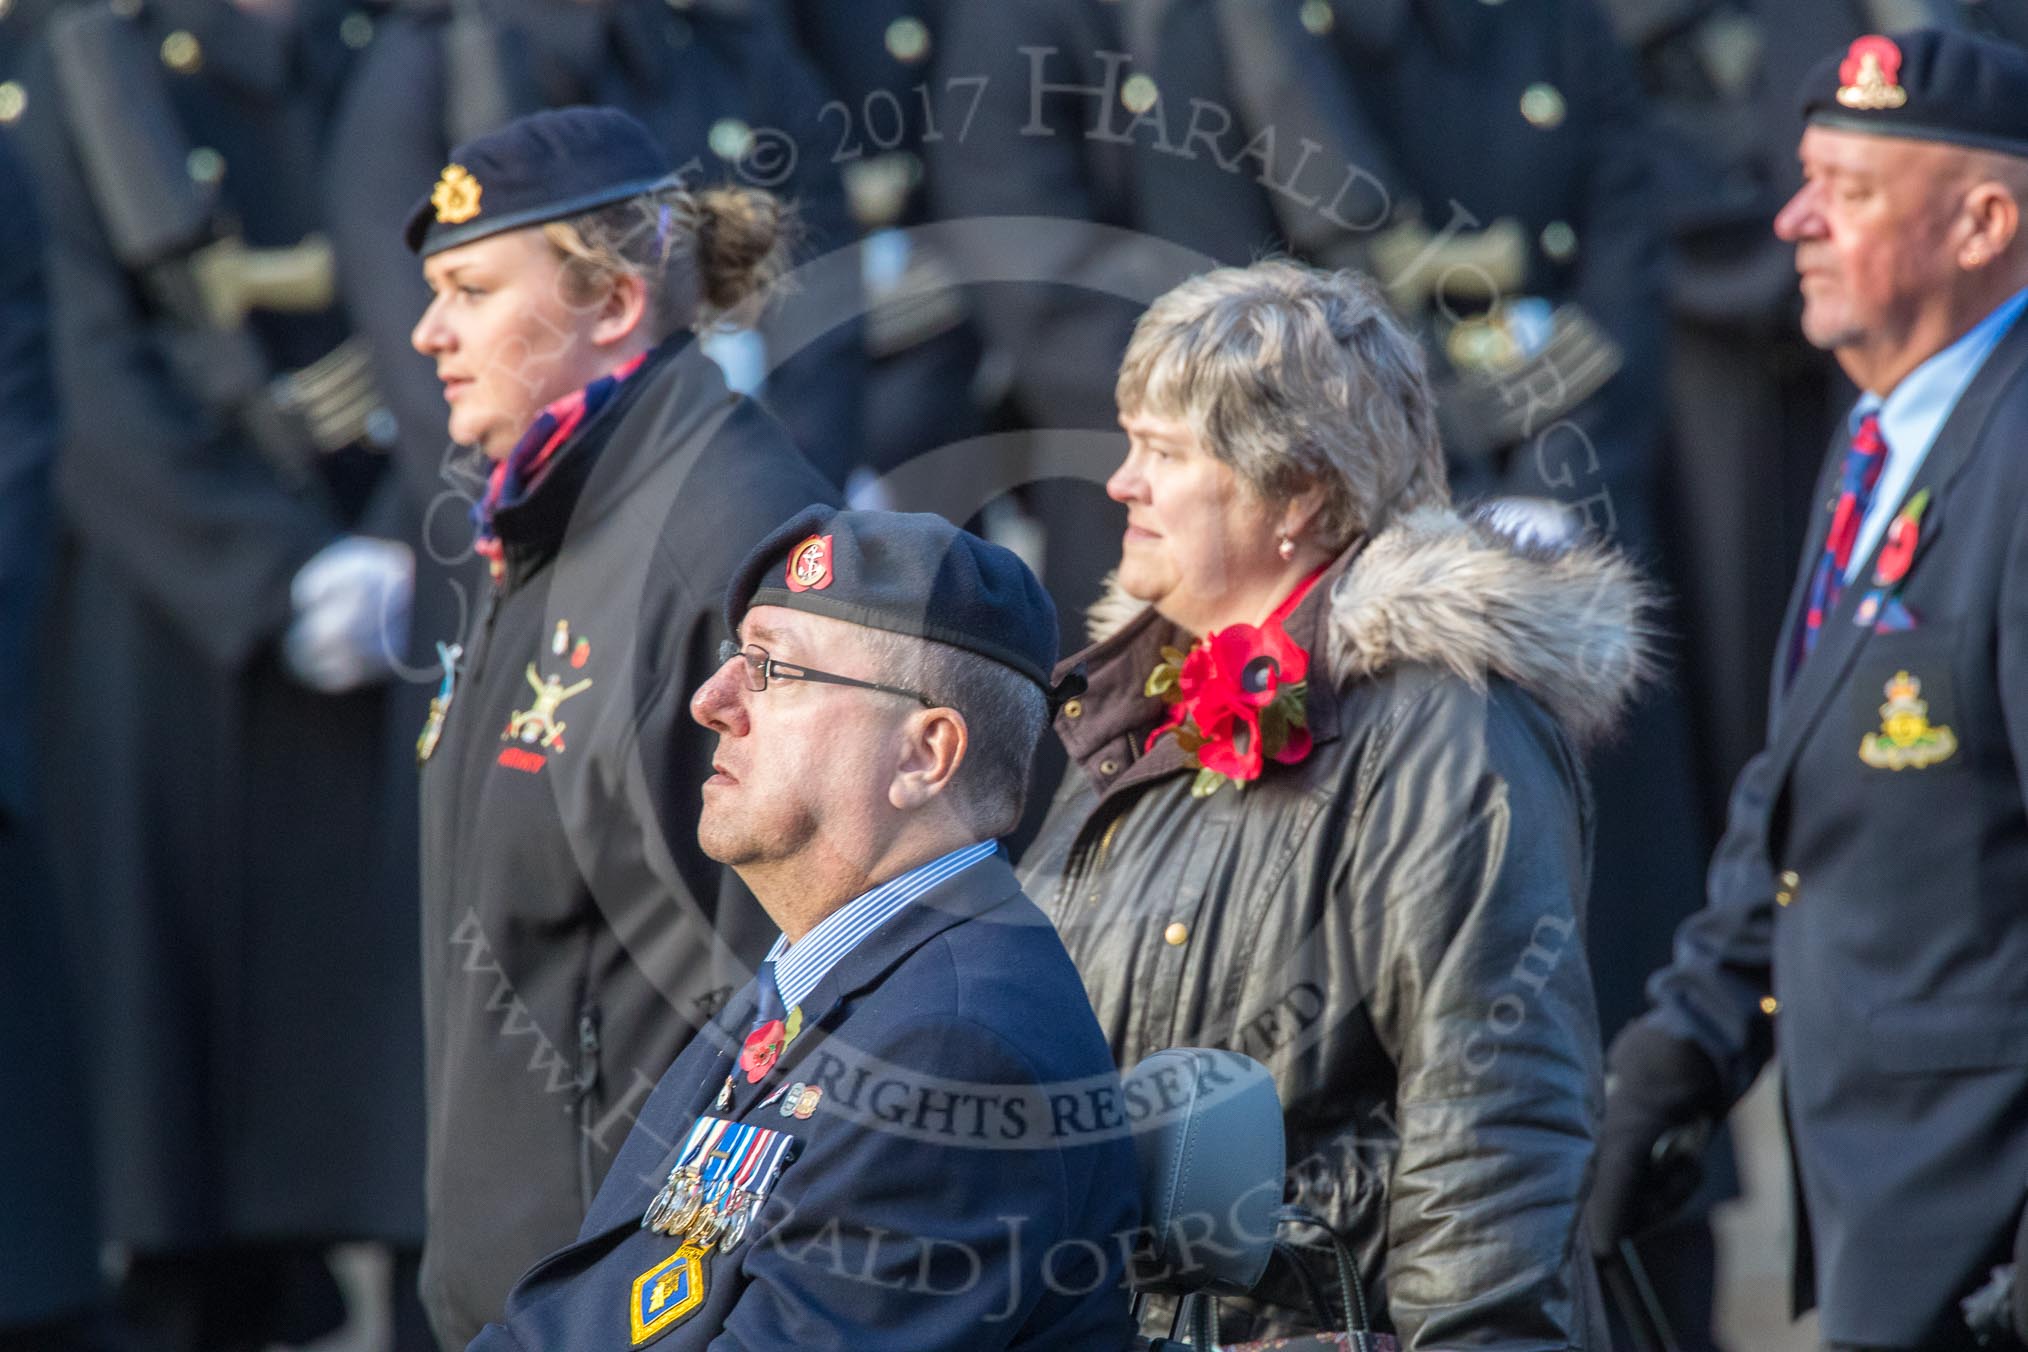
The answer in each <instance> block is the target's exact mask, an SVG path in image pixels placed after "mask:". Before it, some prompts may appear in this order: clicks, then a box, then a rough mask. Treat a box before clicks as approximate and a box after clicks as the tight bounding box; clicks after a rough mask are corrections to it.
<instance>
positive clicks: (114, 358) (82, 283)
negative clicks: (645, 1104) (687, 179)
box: [16, 0, 423, 1349]
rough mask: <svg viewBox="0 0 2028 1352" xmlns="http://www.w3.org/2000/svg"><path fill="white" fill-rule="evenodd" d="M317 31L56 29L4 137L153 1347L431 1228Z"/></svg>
mask: <svg viewBox="0 0 2028 1352" xmlns="http://www.w3.org/2000/svg"><path fill="white" fill-rule="evenodd" d="M319 13H321V10H320V9H319V7H318V6H314V5H312V6H309V7H306V8H305V9H303V10H301V11H298V13H297V14H296V16H294V17H290V16H285V15H282V14H280V13H276V12H269V11H260V12H256V11H255V10H254V9H253V8H252V7H251V6H249V7H248V8H246V9H242V8H239V7H237V6H235V5H231V4H226V3H219V2H218V0H155V2H152V3H150V4H148V5H146V6H143V7H140V8H139V9H138V10H136V9H135V8H134V7H128V6H114V5H101V4H82V5H73V6H67V7H65V8H64V9H63V10H62V11H61V13H59V14H58V15H56V16H55V17H54V18H52V19H51V20H50V21H49V23H48V24H47V25H46V26H45V29H44V32H43V34H42V41H41V44H40V45H39V47H38V50H37V53H36V55H35V56H34V58H33V59H32V62H31V67H30V70H29V72H28V73H27V75H25V76H24V86H25V88H26V89H27V108H26V112H25V114H24V115H23V116H22V117H21V119H20V121H19V123H18V124H17V127H16V130H17V131H18V133H19V134H20V141H21V144H22V145H23V146H24V147H25V148H26V149H27V151H28V152H29V155H30V158H31V161H32V168H33V170H34V172H35V174H36V179H37V186H38V189H39V190H40V192H41V195H42V199H43V206H44V214H45V218H46V219H47V220H49V221H50V222H52V223H53V228H52V230H51V231H50V240H49V244H50V247H49V251H48V259H49V268H48V277H47V284H48V290H49V299H50V305H51V315H52V338H53V343H54V358H53V360H54V371H55V379H56V388H57V392H58V398H59V402H60V405H61V408H62V412H63V421H64V432H63V437H62V440H61V443H60V445H59V447H58V451H57V455H56V460H55V464H54V467H53V475H54V478H53V483H54V490H55V494H56V499H57V504H58V510H59V552H58V557H57V562H56V568H55V572H54V574H53V582H52V587H51V601H50V605H51V616H50V618H51V628H50V631H49V635H48V638H47V641H46V643H45V644H44V646H43V647H42V648H41V650H40V651H41V655H42V657H43V659H44V662H45V666H44V672H45V675H46V682H45V684H46V690H47V698H46V699H45V701H44V703H43V704H42V706H41V709H40V712H39V713H38V715H37V723H38V726H39V727H40V728H42V729H44V730H46V731H47V733H48V735H47V736H46V737H45V738H44V739H43V744H44V745H43V751H44V764H45V765H46V767H47V778H46V780H45V787H46V789H47V793H46V797H45V799H44V809H45V812H46V819H47V820H48V821H49V822H51V823H52V824H53V829H52V833H51V837H52V838H51V847H50V849H49V852H48V859H49V863H50V865H51V868H52V872H53V873H54V875H55V877H56V880H57V883H58V885H59V889H60V890H59V895H60V897H61V898H62V902H63V910H64V914H65V916H66V918H67V920H69V921H70V922H71V925H72V932H71V934H70V936H69V937H70V940H71V943H70V948H71V958H72V960H73V961H74V962H75V963H76V964H77V965H78V967H79V968H80V970H81V971H82V973H83V974H84V976H83V978H82V979H81V980H80V982H79V985H78V990H79V991H80V992H81V999H80V1005H81V1010H80V1013H81V1019H80V1041H81V1043H82V1048H83V1052H84V1064H85V1065H86V1066H87V1067H88V1068H89V1076H90V1090H91V1103H92V1108H93V1113H92V1130H91V1134H90V1136H89V1137H88V1138H87V1141H88V1145H87V1148H88V1149H89V1151H90V1152H91V1155H92V1158H93V1160H94V1162H95V1164H96V1167H97V1170H98V1174H99V1179H98V1181H99V1188H98V1194H97V1218H98V1223H99V1229H100V1233H101V1235H102V1237H103V1238H104V1239H105V1240H106V1241H108V1242H110V1243H114V1244H117V1245H119V1246H120V1247H121V1249H122V1250H123V1251H124V1252H125V1253H126V1255H127V1262H126V1265H125V1267H124V1269H123V1272H124V1283H123V1286H122V1289H121V1293H120V1294H121V1312H122V1314H123V1315H124V1316H125V1317H126V1318H127V1319H128V1320H129V1321H131V1322H132V1323H134V1324H135V1325H136V1326H137V1328H138V1330H139V1331H138V1333H137V1336H138V1337H140V1338H141V1339H143V1340H144V1341H146V1342H147V1343H148V1344H149V1345H150V1346H153V1347H162V1348H177V1347H186V1346H201V1347H204V1348H206V1349H220V1348H239V1347H247V1346H251V1347H260V1346H264V1345H266V1344H267V1343H270V1342H273V1341H277V1340H298V1339H304V1338H308V1337H310V1336H314V1335H315V1334H316V1333H318V1332H319V1331H321V1330H322V1329H325V1328H327V1327H331V1326H334V1325H335V1324H337V1323H338V1322H339V1321H340V1320H341V1319H342V1316H343V1306H342V1304H341V1302H340V1293H339V1290H338V1288H337V1286H336V1284H335V1282H334V1280H333V1278H332V1276H331V1274H330V1273H329V1272H328V1271H327V1270H326V1267H325V1262H324V1257H325V1254H326V1251H327V1250H328V1249H329V1248H330V1246H332V1245H333V1244H336V1243H338V1242H341V1241H344V1240H346V1239H362V1240H381V1241H386V1242H388V1243H391V1244H393V1245H394V1246H395V1247H396V1248H398V1249H404V1250H410V1251H412V1250H413V1249H414V1248H415V1247H417V1246H419V1244H420V1241H421V1232H422V1219H423V1218H422V1207H421V1193H420V1187H419V1186H418V1185H419V1183H420V1181H421V1166H422V1101H421V1073H422V1068H421V1051H422V1049H421V1039H420V1037H419V1036H418V1030H417V1029H416V1027H415V1021H414V1018H413V1016H412V1010H413V1007H414V1006H415V1004H416V1003H417V1001H418V999H419V992H418V988H417V974H416V965H415V956H414V955H415V936H416V917H415V883H414V863H413V841H414V829H415V828H414V821H413V817H412V816H408V815H403V814H399V813H395V812H390V811H389V807H388V799H387V797H386V796H385V791H386V789H387V786H388V782H389V781H388V772H389V768H390V767H389V764H388V762H387V761H386V759H385V758H384V757H383V755H382V754H381V753H382V747H383V746H384V741H383V733H384V730H385V723H384V719H385V716H386V708H385V701H384V697H383V695H384V692H383V689H382V688H381V687H380V686H379V684H378V681H379V679H380V678H381V677H382V676H383V675H384V674H385V672H386V669H387V667H386V662H387V658H388V656H389V650H390V648H391V647H392V646H393V645H394V644H396V643H398V642H399V641H400V637H401V635H400V632H399V629H400V626H399V623H398V621H399V617H400V614H401V612H402V608H403V607H404V606H405V596H404V591H405V587H406V579H407V567H408V565H407V562H406V550H405V549H403V548H402V547H401V546H400V545H397V544H394V543H392V542H389V541H385V540H373V539H365V538H361V537H360V536H359V535H357V534H356V533H355V532H357V531H358V530H359V517H358V513H359V510H360V501H361V498H362V497H363V496H364V494H365V493H366V491H367V490H368V489H369V488H370V486H371V481H372V478H373V476H374V473H375V471H376V468H377V460H376V458H375V457H374V456H373V455H372V454H371V452H370V448H369V446H368V444H367V442H368V430H367V421H368V420H367V413H368V411H369V410H370V407H371V390H370V387H369V385H368V383H367V382H365V381H364V380H362V379H360V374H361V372H362V371H363V368H364V363H363V361H360V360H357V357H358V354H357V350H356V349H354V348H348V347H347V346H346V340H347V339H348V338H349V337H350V329H349V326H348V323H347V319H346V316H345V314H344V313H343V311H342V309H341V308H340V307H339V306H338V305H337V304H336V303H335V301H334V297H333V294H332V289H331V280H330V266H329V257H328V254H327V253H326V251H325V249H324V246H323V245H322V243H321V242H320V240H319V239H318V233H319V231H320V230H321V227H322V216H321V212H320V210H319V204H320V201H321V190H320V185H319V181H318V179H319V173H320V168H319V160H318V153H317V152H318V148H319V145H320V140H319V137H320V133H321V129H322V127H323V123H324V119H325V117H326V116H327V114H328V110H329V103H330V97H331V95H332V92H333V78H334V75H335V72H336V70H337V69H338V63H337V60H336V59H335V58H334V57H333V55H332V53H331V52H330V51H329V50H326V45H327V44H328V45H329V46H330V47H335V48H338V51H339V52H340V53H342V51H343V49H342V47H339V46H338V43H337V39H336V37H335V35H332V34H328V33H327V32H326V31H325V30H323V29H322V28H318V29H316V30H314V31H313V30H311V29H309V28H307V27H305V26H303V25H305V24H307V23H309V21H310V19H311V18H312V16H314V15H316V14H319ZM296 375H300V376H301V377H302V379H301V380H292V379H291V378H290V377H292V376H296ZM336 391H342V392H343V394H344V397H343V398H340V399H337V400H334V401H332V402H325V400H324V399H323V396H324V395H325V394H329V393H333V392H336ZM383 620H386V621H388V623H386V624H383Z"/></svg>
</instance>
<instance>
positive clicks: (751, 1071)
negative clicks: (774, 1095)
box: [739, 1019, 789, 1084]
mask: <svg viewBox="0 0 2028 1352" xmlns="http://www.w3.org/2000/svg"><path fill="white" fill-rule="evenodd" d="M788 1044H789V1039H788V1035H787V1032H786V1030H785V1029H784V1028H783V1026H782V1021H781V1020H780V1019H769V1020H768V1021H767V1022H766V1023H764V1024H762V1025H761V1026H760V1027H758V1028H756V1029H754V1030H753V1031H752V1032H751V1033H748V1034H747V1035H746V1042H745V1044H744V1045H743V1046H741V1047H740V1049H739V1068H740V1069H741V1070H743V1071H745V1072H746V1082H747V1083H748V1084H759V1083H760V1081H761V1077H762V1076H764V1075H766V1074H767V1073H768V1072H769V1071H771V1070H773V1069H774V1068H775V1062H777V1061H779V1060H780V1059H781V1056H782V1048H784V1047H786V1046H788Z"/></svg>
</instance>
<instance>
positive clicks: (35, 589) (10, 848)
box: [0, 137, 99, 1352]
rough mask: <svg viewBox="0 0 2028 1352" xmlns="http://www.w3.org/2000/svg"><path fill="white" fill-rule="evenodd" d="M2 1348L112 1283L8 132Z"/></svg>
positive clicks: (53, 1335) (0, 578)
mask: <svg viewBox="0 0 2028 1352" xmlns="http://www.w3.org/2000/svg"><path fill="white" fill-rule="evenodd" d="M0 201H5V202H7V203H9V204H10V205H9V209H8V210H7V211H6V212H5V213H0V708H4V709H7V710H10V711H12V716H11V717H9V718H7V719H6V720H5V722H4V723H0V878H5V879H6V880H7V882H6V892H7V897H6V901H5V903H4V904H0V1028H5V1029H7V1030H8V1035H7V1036H6V1037H5V1038H4V1039H0V1105H4V1106H0V1197H5V1198H7V1206H6V1207H5V1209H4V1210H0V1352H68V1350H69V1349H72V1348H77V1349H82V1348H83V1347H85V1346H86V1344H85V1343H84V1341H83V1339H84V1334H83V1329H82V1312H83V1311H85V1310H86V1309H87V1308H88V1307H89V1306H91V1305H92V1304H93V1303H95V1301H96V1298H97V1296H98V1294H99V1272H98V1245H97V1239H98V1226H97V1224H96V1221H95V1217H94V1215H93V1210H92V1167H91V1156H90V1154H89V1152H84V1153H83V1154H82V1156H80V1153H79V1152H77V1151H76V1150H75V1148H74V1147H75V1144H76V1143H77V1142H78V1141H81V1140H83V1139H85V1136H86V1128H85V1116H84V1093H83V1078H84V1074H83V1067H82V1065H81V1064H80V1063H79V1062H78V1059H77V1055H76V1052H77V1048H76V1045H75V1038H74V1037H73V1036H72V1035H73V1033H74V1032H75V1031H76V1029H75V1022H74V1019H73V1017H72V1014H71V1006H70V996H71V988H70V984H69V982H68V981H67V980H66V977H67V975H68V973H69V971H70V968H69V966H68V964H66V963H65V962H64V961H63V959H62V953H61V942H62V940H61V934H60V929H59V924H58V905H57V897H56V893H55V891H54V889H52V888H51V887H50V886H49V884H48V882H47V875H46V870H45V868H44V866H43V863H42V859H41V850H40V846H41V841H40V840H39V839H38V838H37V835H38V833H37V832H36V830H35V824H34V820H33V818H32V816H31V814H32V813H33V812H34V811H35V803H34V801H33V798H34V795H33V789H34V784H35V775H34V772H33V769H32V766H31V762H30V747H29V741H30V735H31V730H32V729H31V723H30V720H29V719H28V718H27V717H25V716H24V715H25V713H26V711H28V710H29V709H31V708H33V707H34V699H35V688H34V687H35V682H36V678H37V676H38V675H39V673H40V672H41V669H42V664H41V662H40V661H39V660H38V657H37V652H36V645H35V636H36V635H37V634H38V633H39V632H40V631H41V623H40V621H41V605H40V601H41V595H42V586H43V581H44V578H45V577H46V574H47V571H48V567H47V565H48V553H49V550H50V547H51V545H52V543H53V541H54V537H55V532H54V531H53V529H52V525H53V523H54V519H55V515H56V509H55V505H54V503H53V502H52V501H51V499H50V494H49V463H50V460H51V458H52V457H53V455H54V453H55V450H56V439H57V411H56V400H55V390H54V388H53V383H52V381H51V379H50V374H49V347H48V336H49V334H48V319H49V312H48V304H47V301H46V299H45V298H44V296H43V291H42V231H41V223H40V222H39V221H38V220H37V219H36V214H35V211H34V194H33V193H32V192H31V191H30V184H29V182H28V177H27V174H26V173H25V172H24V171H23V169H22V166H21V164H20V161H19V160H18V159H17V158H16V156H15V152H14V148H13V146H12V145H11V144H10V143H9V142H8V140H7V139H6V138H5V137H0Z"/></svg>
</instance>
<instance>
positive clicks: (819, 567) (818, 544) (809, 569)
mask: <svg viewBox="0 0 2028 1352" xmlns="http://www.w3.org/2000/svg"><path fill="white" fill-rule="evenodd" d="M782 572H783V576H784V579H785V580H786V581H787V582H788V584H789V590H790V591H792V592H806V591H822V590H824V588H826V587H828V586H830V585H831V537H830V536H828V535H812V536H810V537H809V538H808V539H806V540H804V541H803V542H802V543H801V544H799V545H797V546H796V547H795V548H794V549H792V550H790V551H789V562H788V565H787V567H785V568H784V569H783V570H782Z"/></svg>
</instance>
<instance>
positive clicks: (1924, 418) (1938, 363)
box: [1845, 289, 2028, 583]
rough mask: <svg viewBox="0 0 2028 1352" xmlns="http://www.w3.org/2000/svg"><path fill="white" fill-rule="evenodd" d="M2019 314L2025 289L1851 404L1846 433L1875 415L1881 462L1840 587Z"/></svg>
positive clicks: (1860, 563) (1868, 551)
mask: <svg viewBox="0 0 2028 1352" xmlns="http://www.w3.org/2000/svg"><path fill="white" fill-rule="evenodd" d="M2024 309H2028V289H2024V290H2021V291H2017V292H2015V293H2014V294H2013V295H2012V296H2010V297H2008V298H2007V299H2006V300H2005V301H2003V302H2001V303H2000V305H1999V306H1998V307H1996V308H1995V309H1994V310H1993V312H1992V313H1991V314H1989V315H1987V316H1986V317H1985V318H1984V319H1981V320H1980V321H1979V322H1978V323H1976V324H1974V325H1973V326H1972V327H1971V328H1970V329H1968V330H1967V331H1966V332H1965V335H1964V337H1962V338H1960V339H1958V340H1957V341H1956V342H1955V343H1952V344H1951V345H1950V346H1949V347H1947V348H1945V349H1944V350H1943V351H1941V352H1939V353H1937V354H1936V355H1935V356H1934V357H1931V358H1930V359H1929V360H1928V361H1926V362H1924V363H1923V364H1922V365H1920V366H1918V367H1916V368H1915V369H1914V370H1913V371H1910V372H1909V373H1908V374H1907V375H1906V376H1904V377H1903V378H1902V381H1901V383H1900V384H1899V385H1896V386H1895V387H1894V388H1893V389H1892V390H1890V391H1889V392H1888V395H1887V398H1886V399H1885V400H1883V399H1881V397H1880V396H1879V395H1877V394H1872V393H1867V394H1864V395H1861V396H1860V398H1859V402H1858V403H1857V404H1855V405H1853V408H1852V415H1851V418H1850V422H1849V428H1848V430H1849V431H1850V432H1851V433H1852V434H1853V435H1855V436H1856V435H1858V432H1859V424H1860V423H1861V422H1862V421H1864V420H1865V418H1866V415H1867V414H1869V413H1878V414H1879V415H1880V435H1881V436H1882V437H1883V438H1884V439H1885V440H1886V442H1887V463H1886V464H1884V465H1882V466H1881V467H1880V482H1879V483H1878V484H1877V485H1876V486H1875V487H1874V490H1873V502H1872V504H1871V505H1870V506H1868V507H1867V509H1866V519H1865V520H1864V521H1862V522H1860V523H1859V538H1858V539H1857V540H1855V541H1853V544H1852V558H1851V561H1850V562H1848V563H1847V564H1846V565H1845V581H1846V582H1848V583H1849V582H1851V581H1852V579H1853V578H1855V577H1857V576H1858V575H1859V570H1860V569H1862V568H1864V567H1865V566H1866V561H1867V559H1868V558H1869V557H1870V556H1871V555H1872V553H1873V546H1874V545H1876V544H1878V543H1879V542H1880V537H1881V536H1882V535H1884V534H1885V533H1886V532H1887V524H1888V522H1890V521H1892V520H1893V519H1894V514H1895V513H1896V512H1898V511H1900V510H1901V500H1902V498H1903V497H1904V496H1906V495H1907V493H1908V486H1909V485H1910V484H1912V483H1914V482H1915V472H1916V471H1917V470H1919V469H1921V468H1922V462H1923V460H1924V458H1925V457H1927V456H1928V455H1929V448H1930V444H1931V443H1932V442H1934V441H1935V440H1936V434H1937V433H1938V432H1941V431H1942V430H1943V425H1944V423H1945V422H1946V421H1948V420H1949V418H1950V416H1951V410H1953V409H1955V408H1956V407H1957V406H1958V399H1959V398H1960V397H1961V396H1963V394H1964V392H1965V387H1966V386H1968V385H1970V384H1971V383H1972V377H1973V376H1976V375H1977V374H1978V373H1979V368H1980V367H1982V366H1984V365H1985V364H1986V358H1987V357H1990V356H1991V355H1992V354H1993V349H1994V348H1996V347H1998V346H1999V345H2000V340H2001V339H2002V338H2005V337H2006V336H2007V331H2008V330H2009V329H2011V328H2013V327H2014V321H2015V320H2017V319H2019V318H2020V317H2021V312H2022V310H2024Z"/></svg>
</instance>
